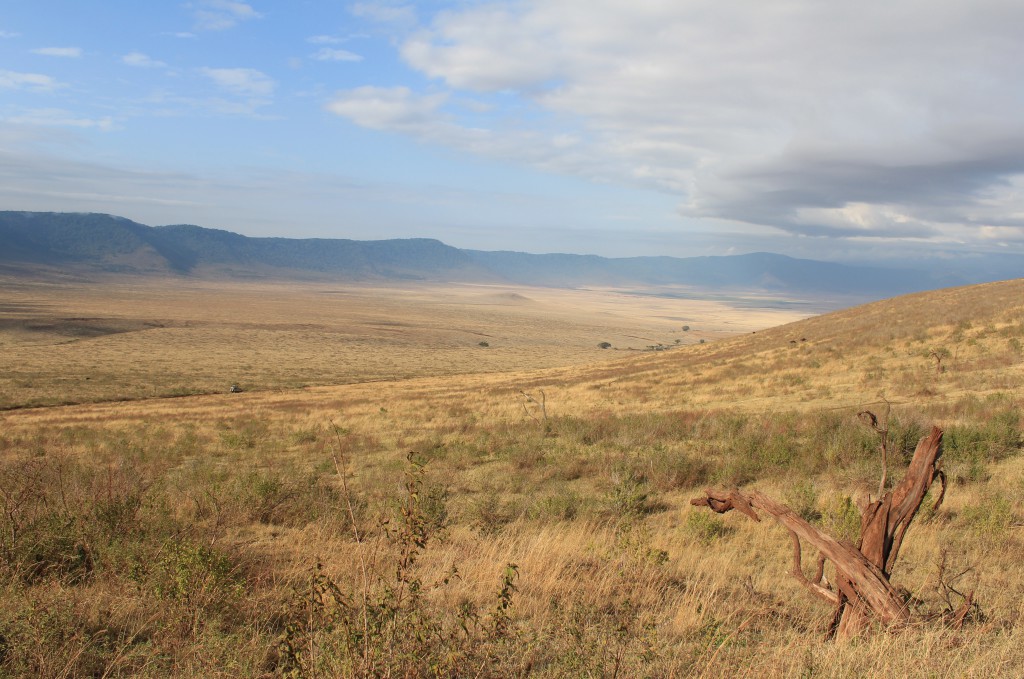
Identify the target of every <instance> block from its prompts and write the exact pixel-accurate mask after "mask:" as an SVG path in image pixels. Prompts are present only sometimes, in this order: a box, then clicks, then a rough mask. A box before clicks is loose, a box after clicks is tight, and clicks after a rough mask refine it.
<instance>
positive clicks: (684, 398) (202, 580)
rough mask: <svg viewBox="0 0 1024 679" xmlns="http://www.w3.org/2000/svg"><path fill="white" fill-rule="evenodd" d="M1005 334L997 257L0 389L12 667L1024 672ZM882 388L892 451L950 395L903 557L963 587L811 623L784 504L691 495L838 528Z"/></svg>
mask: <svg viewBox="0 0 1024 679" xmlns="http://www.w3.org/2000/svg"><path fill="white" fill-rule="evenodd" d="M673 322H676V321H673ZM723 325H724V323H723ZM1021 342H1024V281H1011V282H1006V283H998V284H991V285H986V286H977V287H970V288H961V289H952V290H945V291H939V292H935V293H925V294H921V295H915V296H911V297H906V298H900V299H896V300H891V301H886V302H880V303H877V304H873V305H868V306H865V307H861V308H858V309H851V310H848V311H844V312H840V313H836V314H830V315H827V316H822V317H817V318H812V319H808V320H805V321H800V322H796V323H792V324H789V325H784V326H780V327H777V328H774V329H770V330H759V331H757V332H756V333H753V332H750V331H749V330H747V331H745V332H744V333H743V334H741V335H736V336H734V337H732V338H729V339H719V340H714V341H709V342H707V343H704V344H701V343H693V344H690V345H688V346H684V347H680V348H678V349H673V350H672V351H668V352H651V353H637V354H629V355H627V354H626V353H624V352H614V355H615V356H616V357H618V358H617V359H616V360H610V361H609V360H605V361H602V362H596V360H595V361H587V362H582V363H577V364H575V365H565V366H562V367H558V368H547V369H543V370H530V371H516V372H511V371H506V372H501V373H483V374H474V375H459V376H425V377H419V378H416V379H409V380H401V381H388V382H378V383H372V384H368V383H360V384H349V385H339V386H323V387H314V388H309V389H305V390H279V391H272V392H259V393H252V392H249V393H243V394H232V395H228V394H215V395H206V396H188V397H183V398H177V399H155V400H147V401H139V402H132V403H97V404H86V405H78V406H68V407H61V408H42V409H35V410H32V409H29V410H19V411H11V412H6V413H2V414H0V459H2V460H3V464H2V468H0V489H2V490H3V493H2V498H0V499H2V502H3V507H2V509H3V513H2V516H3V518H2V519H0V521H2V522H3V523H2V526H0V535H3V538H2V542H0V553H2V562H0V569H2V570H0V573H2V577H3V580H2V584H0V587H2V589H0V597H2V599H3V605H2V606H0V635H2V636H0V638H2V639H3V653H2V659H0V662H2V663H3V664H2V665H0V667H2V668H3V671H4V672H6V673H8V674H11V675H22V674H33V675H44V676H79V675H87V674H90V675H104V674H105V675H107V676H118V675H129V674H134V675H152V676H166V675H168V674H170V675H178V676H194V675H204V676H218V675H226V674H231V675H235V676H238V675H242V676H250V675H251V676H259V675H267V676H279V675H292V676H314V675H318V674H319V675H327V676H330V675H338V674H340V675H351V676H378V675H383V674H395V675H429V674H441V675H450V674H459V675H465V674H474V675H478V674H479V675H483V676H511V675H530V676H849V677H859V676H921V677H924V676H929V677H930V676H964V675H975V676H978V675H986V676H1015V675H1016V674H1017V673H1019V668H1020V667H1021V666H1022V665H1024V645H1022V643H1021V634H1022V631H1024V626H1022V625H1024V600H1022V597H1021V595H1020V592H1022V591H1024V570H1022V569H1021V567H1020V558H1019V557H1020V554H1021V549H1022V547H1024V536H1022V534H1021V519H1022V516H1024V457H1021V456H1020V450H1021V445H1022V440H1021V434H1022V427H1024V422H1022V418H1021V406H1022V405H1024V392H1022V389H1021V386H1022V383H1024V357H1022V354H1021ZM608 355H609V353H608V352H605V353H602V354H600V356H608ZM936 356H938V357H939V359H940V360H937V359H936ZM153 379H158V378H155V377H154V378H153ZM883 398H884V399H886V400H887V401H888V402H889V403H890V404H891V414H890V420H889V424H890V429H891V432H892V440H893V442H894V443H893V446H894V449H895V453H894V455H895V458H896V462H895V465H896V466H897V469H896V470H894V471H893V473H892V474H891V477H895V478H898V477H899V475H900V473H901V471H900V470H899V469H898V467H899V466H900V465H902V464H906V460H907V455H908V454H909V451H910V450H912V448H913V446H914V443H915V442H916V440H917V438H918V437H919V436H920V435H921V434H922V433H923V432H924V431H925V428H926V427H928V426H930V425H931V424H932V423H937V424H939V425H940V426H942V427H944V428H945V430H946V448H945V460H946V462H945V464H946V470H947V474H948V475H949V478H950V481H951V486H950V489H949V492H948V494H947V498H946V501H945V503H944V505H943V506H942V507H941V508H940V509H938V510H937V511H935V512H933V513H926V515H925V516H923V517H921V518H920V519H919V521H918V522H916V523H915V524H914V525H913V526H912V528H911V529H910V532H909V533H908V536H907V539H906V543H905V545H904V550H903V553H902V555H901V561H900V562H899V563H898V565H897V568H896V570H895V573H894V578H893V579H894V582H896V583H898V584H899V585H901V586H903V587H905V588H906V590H907V596H908V601H910V602H911V605H912V606H913V607H914V609H915V611H917V612H918V613H920V614H921V615H922V616H925V615H927V614H933V615H935V616H941V614H942V612H943V611H944V610H946V609H947V608H949V607H952V606H956V605H958V604H959V603H960V601H961V597H960V595H959V594H957V592H962V593H966V592H967V591H969V590H974V592H975V599H976V601H977V602H978V603H979V608H978V609H977V610H976V611H974V613H973V614H972V615H971V617H970V618H969V620H968V623H967V625H966V626H965V628H964V629H963V630H962V631H954V630H949V629H946V628H944V627H943V626H942V624H941V623H940V622H938V621H937V620H936V622H934V623H927V624H921V625H919V626H915V627H912V628H910V629H905V630H901V631H898V632H892V633H875V634H873V635H871V636H870V637H868V638H866V639H863V640H859V641H857V642H855V643H850V644H844V645H835V644H830V643H825V642H824V641H823V640H822V636H823V631H824V627H825V624H826V623H827V621H828V619H829V618H830V616H831V610H830V609H828V607H826V606H824V605H822V604H819V603H818V602H816V601H815V600H812V599H811V598H810V597H809V595H807V594H806V592H805V591H804V590H803V589H802V588H801V587H800V586H799V585H798V584H797V583H796V582H795V581H794V580H793V579H792V578H791V577H789V575H788V570H789V568H790V566H791V562H790V556H789V551H790V546H789V541H788V538H787V536H786V535H785V533H784V532H783V531H781V530H780V529H778V528H777V527H774V526H772V525H767V524H766V523H762V524H755V523H752V522H750V521H747V520H744V519H742V517H734V516H731V515H730V516H726V517H722V518H719V517H715V516H712V515H708V514H706V513H701V512H699V511H697V510H696V509H693V508H691V507H690V506H689V504H688V499H689V498H690V497H692V496H694V495H695V494H697V493H698V492H699V489H700V488H702V487H704V486H706V485H732V484H751V485H754V486H756V487H759V488H762V489H763V490H765V491H766V492H769V493H771V494H773V495H775V496H777V497H779V498H781V499H783V500H785V501H787V502H788V503H789V504H790V505H791V506H793V507H794V509H796V510H797V511H799V512H800V513H801V514H802V515H804V516H805V517H807V518H808V519H809V520H811V521H813V522H815V523H817V524H819V525H821V526H822V527H823V528H825V529H827V530H829V531H831V532H833V533H834V534H838V535H845V536H848V537H851V538H852V537H854V534H855V532H856V513H855V510H854V509H853V506H852V501H851V498H852V497H853V496H855V495H857V494H859V493H862V492H865V491H871V492H874V491H873V488H874V487H876V486H877V483H878V475H879V470H878V464H877V461H878V460H877V458H878V451H877V440H876V437H875V434H874V433H873V432H872V431H871V430H869V429H867V428H865V427H863V426H862V425H860V424H859V423H858V421H857V418H856V413H857V412H858V411H859V410H862V409H864V408H865V407H867V408H871V409H872V410H874V411H875V412H877V413H879V414H881V413H882V412H883V411H884V410H885V407H886V406H885V403H884V402H883V401H882V399H883ZM541 404H543V409H542V408H541ZM410 451H413V452H412V453H410ZM807 560H808V561H810V560H811V558H810V555H808V557H807Z"/></svg>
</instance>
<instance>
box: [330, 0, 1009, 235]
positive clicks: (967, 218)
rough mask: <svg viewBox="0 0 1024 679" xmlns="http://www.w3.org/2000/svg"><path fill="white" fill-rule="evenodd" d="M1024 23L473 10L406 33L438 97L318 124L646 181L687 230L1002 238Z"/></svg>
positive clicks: (781, 12) (586, 9) (1001, 12)
mask: <svg viewBox="0 0 1024 679" xmlns="http://www.w3.org/2000/svg"><path fill="white" fill-rule="evenodd" d="M361 7H363V11H367V10H366V7H367V3H364V4H363V5H361ZM392 9H393V11H398V10H395V9H394V7H392ZM1021 25H1024V5H1022V4H1021V3H1018V2H1002V1H998V0H982V1H972V2H945V3H935V2H931V1H927V2H925V1H920V0H895V1H894V0H885V1H871V2H860V3H822V2H817V1H814V0H795V1H791V2H785V3H777V2H761V1H749V2H730V3H722V2H720V1H719V0H690V1H688V2H675V1H670V0H638V1H636V2H630V3H624V2H617V1H612V0H528V1H522V2H487V3H474V4H471V5H469V6H466V7H464V8H460V9H454V10H451V11H446V12H443V13H440V14H437V15H436V16H434V17H433V18H432V19H431V20H429V23H427V24H426V25H423V26H421V27H420V28H419V29H413V30H411V31H407V32H405V33H403V37H402V39H401V41H400V50H401V54H402V56H403V58H404V60H405V61H406V63H407V64H408V65H409V66H411V67H412V68H414V69H416V70H418V71H420V72H421V73H423V74H424V75H426V76H428V77H429V78H431V79H434V81H435V82H436V83H437V85H436V86H435V88H434V89H432V90H430V91H429V92H423V93H416V92H412V91H409V90H408V89H402V90H389V89H383V88H362V89H358V90H350V91H345V92H342V93H340V94H339V95H338V97H337V99H336V101H335V102H334V103H333V104H331V106H330V110H332V111H334V112H335V113H337V114H339V115H342V116H345V117H347V118H349V119H350V120H352V121H354V122H356V123H357V124H360V125H364V126H367V127H372V128H376V129H390V130H394V131H398V132H401V133H404V134H408V135H411V136H414V137H417V138H420V139H424V140H428V141H432V142H435V143H440V144H444V145H449V146H453V147H456V148H460V149H463V150H470V151H474V152H478V153H483V154H487V155H491V156H500V157H507V158H511V159H514V160H517V161H520V162H528V163H532V164H535V165H539V166H542V167H545V168H546V169H551V170H555V171H560V172H568V173H575V174H580V175H583V176H587V177H589V178H593V179H599V180H603V181H611V182H632V183H638V184H642V185H647V186H653V187H657V188H658V189H659V190H663V191H669V192H672V193H673V194H676V195H678V196H679V197H680V212H681V213H682V214H683V215H686V216H690V217H699V218H705V219H706V218H712V219H721V220H728V221H732V222H745V223H751V224H757V225H763V226H770V227H775V228H778V229H781V230H784V231H787V232H790V233H793V234H803V235H813V236H835V237H878V238H891V237H899V238H914V239H929V240H937V241H947V242H957V241H961V240H964V241H977V240H978V239H989V240H1000V241H1006V242H1008V241H1011V240H1019V239H1020V238H1021V234H1022V233H1024V230H1022V224H1024V198H1022V194H1021V192H1020V188H1021V179H1020V177H1021V175H1022V174H1024V87H1022V85H1024V83H1022V82H1021V81H1022V75H1021V71H1020V69H1019V64H1021V63H1024V41H1021V40H1020V39H1019V37H1020V36H1019V27H1020V26H1021ZM437 87H440V88H441V89H440V90H438V89H437ZM460 96H461V97H465V96H472V97H476V98H478V100H479V101H480V102H482V103H483V104H489V105H494V103H495V102H497V103H498V104H500V105H495V106H494V108H493V109H492V110H491V113H490V114H487V113H481V112H480V111H481V110H487V109H486V107H484V106H482V107H481V108H479V109H477V110H473V111H470V110H469V109H467V108H466V107H465V106H462V107H460V106H459V105H458V101H459V97H460ZM510 101H512V102H518V103H519V104H520V106H521V107H523V106H525V112H519V113H516V114H515V115H512V114H510V113H509V110H510V107H509V102H510ZM502 140H511V142H510V143H503V142H502Z"/></svg>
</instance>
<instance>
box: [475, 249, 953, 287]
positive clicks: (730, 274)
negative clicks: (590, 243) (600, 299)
mask: <svg viewBox="0 0 1024 679" xmlns="http://www.w3.org/2000/svg"><path fill="white" fill-rule="evenodd" d="M467 252H468V253H469V254H470V256H471V257H472V258H473V259H474V260H475V261H476V262H478V263H479V264H481V265H482V266H484V267H486V268H487V269H488V270H490V271H493V272H495V273H496V274H499V275H500V276H502V277H503V278H505V279H507V280H509V281H513V282H516V283H523V284H533V285H569V286H576V285H630V284H633V285H635V284H638V283H642V284H648V285H686V286H694V287H699V288H704V289H723V288H726V289H727V288H739V289H745V290H751V289H764V290H780V291H796V290H799V291H806V292H825V293H843V294H862V295H883V296H884V295H897V294H904V293H908V292H917V291H920V290H929V289H934V288H937V287H948V286H952V285H963V284H964V283H965V282H966V281H965V280H964V279H963V278H960V277H958V276H954V275H949V274H944V273H930V272H922V271H914V270H907V269H884V268H878V267H861V266H847V265H842V264H835V263H832V262H818V261H814V260H809V259H795V258H793V257H787V256H785V255H777V254H772V253H766V252H758V253H751V254H746V255H735V256H729V257H687V258H676V257H626V258H621V259H606V258H603V257H595V256H583V255H567V254H548V255H532V254H526V253H522V252H483V251H479V250H470V251H467Z"/></svg>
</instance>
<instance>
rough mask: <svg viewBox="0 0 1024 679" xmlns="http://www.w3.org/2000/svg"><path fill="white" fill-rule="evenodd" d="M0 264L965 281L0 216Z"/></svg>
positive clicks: (603, 281) (92, 217) (856, 286)
mask: <svg viewBox="0 0 1024 679" xmlns="http://www.w3.org/2000/svg"><path fill="white" fill-rule="evenodd" d="M0 265H8V266H10V265H19V266H21V267H22V268H24V267H25V266H26V265H27V266H33V265H35V266H47V267H58V268H62V269H67V270H70V271H79V272H86V273H88V272H96V273H123V274H170V275H180V276H196V277H209V276H216V277H230V278H322V277H328V278H336V279H342V280H353V281H356V280H435V281H453V282H455V281H459V282H488V283H496V282H509V283H519V284H528V285H538V286H552V287H581V286H620V287H621V286H627V287H628V286H644V287H656V286H689V287H694V288H698V289H703V290H714V291H722V290H764V291H776V292H785V293H800V294H815V293H817V294H820V293H827V294H837V295H857V296H860V297H875V298H879V297H888V296H893V295H898V294H904V293H908V292H916V291H920V290H928V289H934V288H939V287H949V286H954V285H961V284H965V283H969V282H977V281H974V280H967V279H964V278H962V277H959V276H956V275H953V274H948V273H941V272H939V273H933V272H927V271H919V270H912V269H888V268H880V267H865V266H849V265H843V264H836V263H832V262H821V261H815V260H807V259H795V258H792V257H787V256H785V255H778V254H771V253H753V254H746V255H734V256H723V257H688V258H676V257H627V258H606V257H598V256H595V255H570V254H543V255H536V254H528V253H523V252H505V251H502V252H486V251H480V250H460V249H458V248H455V247H452V246H449V245H446V244H444V243H442V242H441V241H438V240H434V239H429V238H412V239H393V240H377V241H357V240H348V239H326V238H308V239H295V238H253V237H249V236H243V235H240V234H237V233H232V232H230V231H222V230H218V229H209V228H204V227H200V226H194V225H184V224H181V225H172V226H158V227H152V226H146V225H144V224H139V223H137V222H133V221H131V220H129V219H126V218H123V217H116V216H112V215H105V214H96V213H54V212H0Z"/></svg>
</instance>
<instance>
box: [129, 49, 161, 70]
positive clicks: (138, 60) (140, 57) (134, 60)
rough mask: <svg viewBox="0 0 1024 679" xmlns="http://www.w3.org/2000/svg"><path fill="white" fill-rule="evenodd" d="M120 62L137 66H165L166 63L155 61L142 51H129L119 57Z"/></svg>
mask: <svg viewBox="0 0 1024 679" xmlns="http://www.w3.org/2000/svg"><path fill="white" fill-rule="evenodd" d="M121 63H123V64H126V65H128V66H136V67H139V68H167V64H165V63H164V62H162V61H157V60H156V59H153V58H151V57H149V56H148V55H146V54H143V53H142V52H130V53H128V54H126V55H124V56H123V57H121Z"/></svg>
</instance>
